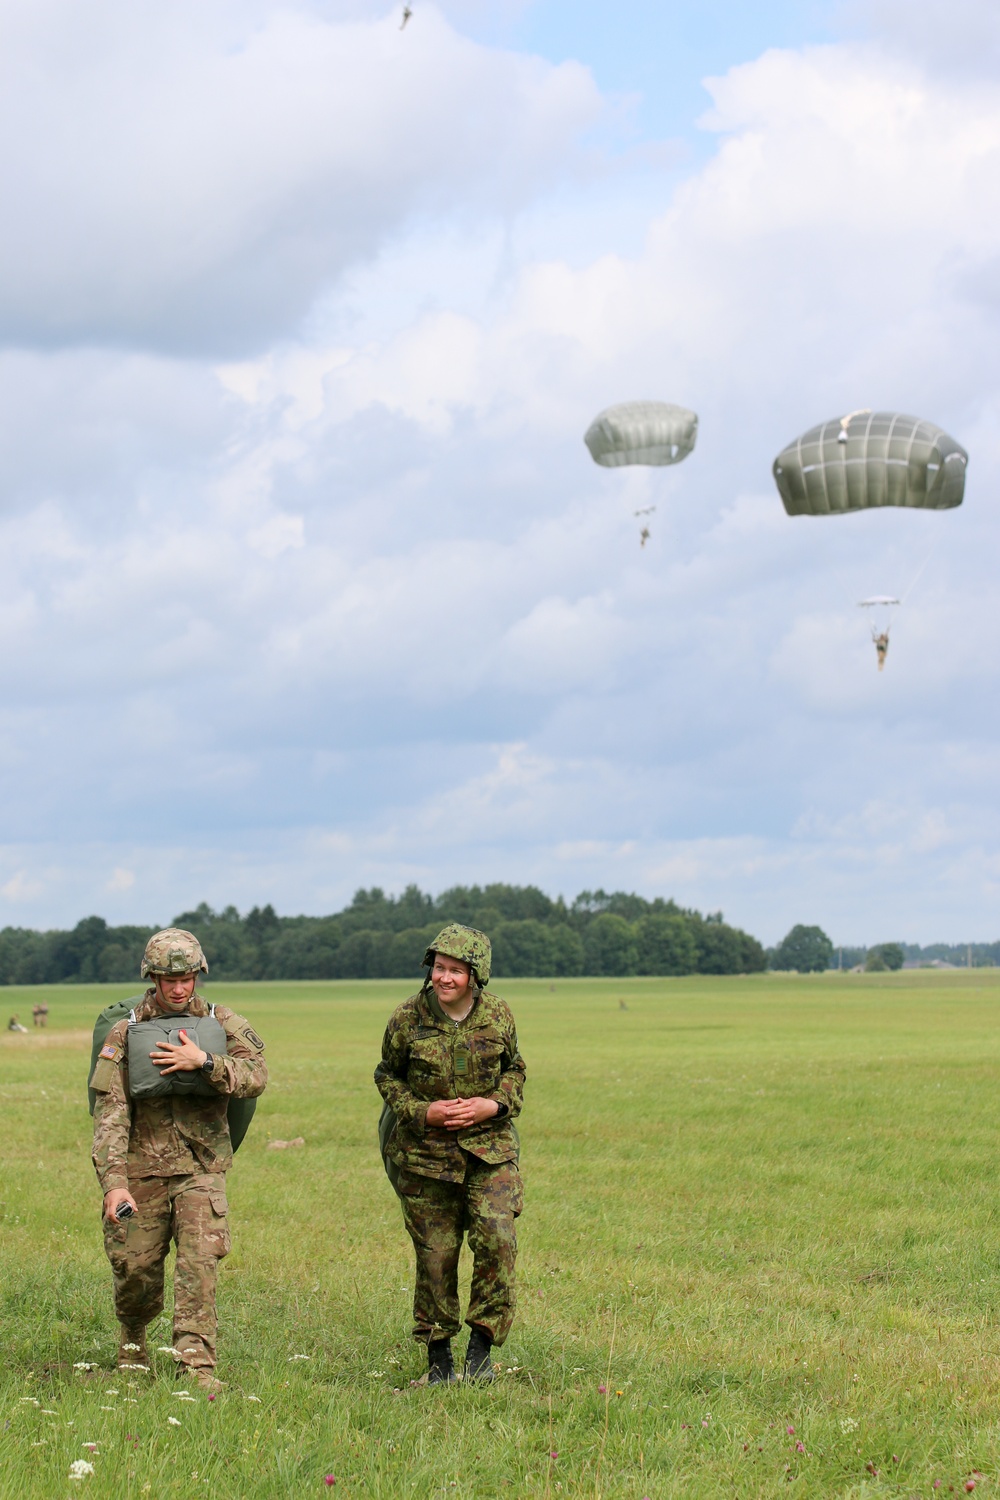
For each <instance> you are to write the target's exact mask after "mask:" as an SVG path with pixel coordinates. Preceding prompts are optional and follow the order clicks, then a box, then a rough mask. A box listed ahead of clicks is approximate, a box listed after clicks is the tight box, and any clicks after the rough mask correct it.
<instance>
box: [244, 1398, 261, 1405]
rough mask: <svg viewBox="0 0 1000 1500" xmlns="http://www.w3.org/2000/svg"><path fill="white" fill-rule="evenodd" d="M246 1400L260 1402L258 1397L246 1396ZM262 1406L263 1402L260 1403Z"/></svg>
mask: <svg viewBox="0 0 1000 1500" xmlns="http://www.w3.org/2000/svg"><path fill="white" fill-rule="evenodd" d="M247 1400H248V1401H260V1397H259V1396H248V1397H247ZM263 1404H264V1403H263V1402H261V1405H263Z"/></svg>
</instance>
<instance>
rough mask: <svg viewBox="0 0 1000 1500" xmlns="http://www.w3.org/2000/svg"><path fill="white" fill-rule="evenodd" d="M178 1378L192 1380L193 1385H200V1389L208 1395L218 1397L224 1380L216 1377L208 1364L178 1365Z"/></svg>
mask: <svg viewBox="0 0 1000 1500" xmlns="http://www.w3.org/2000/svg"><path fill="white" fill-rule="evenodd" d="M177 1379H178V1380H190V1383H192V1385H193V1386H198V1389H199V1391H204V1392H205V1395H208V1397H217V1395H219V1392H220V1391H222V1382H220V1380H217V1379H216V1376H214V1374H213V1371H211V1368H210V1367H208V1365H178V1367H177Z"/></svg>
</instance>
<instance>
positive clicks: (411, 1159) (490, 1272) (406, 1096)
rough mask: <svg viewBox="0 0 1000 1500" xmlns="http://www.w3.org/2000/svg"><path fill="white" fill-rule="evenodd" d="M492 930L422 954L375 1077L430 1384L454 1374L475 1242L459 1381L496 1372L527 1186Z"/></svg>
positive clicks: (449, 931) (515, 1070)
mask: <svg viewBox="0 0 1000 1500" xmlns="http://www.w3.org/2000/svg"><path fill="white" fill-rule="evenodd" d="M490 961H491V948H490V941H489V938H487V937H485V936H484V934H483V933H481V932H477V931H476V930H475V929H474V928H471V927H461V926H459V925H458V924H457V923H453V924H452V925H450V926H448V927H446V928H445V929H444V930H443V931H442V932H440V933H439V934H438V936H437V937H436V938H435V940H434V942H433V944H432V945H431V947H430V948H428V950H427V952H426V954H425V955H424V963H425V964H426V965H427V966H428V968H429V969H430V973H429V975H428V977H427V979H426V981H425V982H424V986H423V988H422V989H421V990H420V992H419V994H416V995H412V996H411V997H410V999H409V1000H406V1001H404V1003H403V1004H402V1005H401V1006H399V1008H398V1009H397V1010H396V1011H394V1012H393V1014H392V1016H391V1017H390V1019H389V1024H388V1026H387V1028H386V1032H385V1037H384V1039H383V1042H382V1060H381V1062H380V1063H379V1065H378V1067H377V1068H376V1069H375V1082H376V1084H377V1086H378V1089H379V1092H380V1093H381V1095H382V1097H383V1099H384V1100H385V1103H386V1106H387V1108H386V1110H383V1125H382V1128H381V1129H380V1135H381V1136H382V1139H383V1142H384V1148H383V1149H384V1155H385V1157H386V1160H387V1165H388V1167H389V1169H390V1177H391V1178H392V1179H393V1181H394V1185H395V1187H396V1191H397V1192H398V1194H399V1197H400V1201H401V1203H402V1206H403V1221H404V1223H405V1224H406V1228H407V1231H408V1232H409V1235H410V1238H411V1239H412V1241H413V1248H414V1252H415V1254H416V1261H417V1275H416V1289H415V1291H414V1296H413V1319H414V1329H413V1334H414V1337H415V1338H416V1339H418V1340H420V1341H421V1342H423V1343H426V1345H427V1352H428V1383H429V1384H438V1383H439V1382H450V1381H453V1380H454V1379H455V1378H456V1377H455V1371H454V1363H453V1360H452V1353H451V1340H452V1338H453V1337H454V1335H455V1334H457V1333H458V1331H459V1329H460V1327H461V1308H460V1306H459V1301H458V1259H459V1253H460V1251H461V1248H462V1239H463V1236H464V1235H465V1233H468V1237H469V1249H470V1250H471V1251H472V1256H473V1268H472V1290H471V1295H470V1299H469V1310H468V1314H467V1316H466V1320H465V1321H466V1322H467V1323H468V1324H469V1327H470V1329H471V1333H470V1336H469V1346H468V1352H467V1354H466V1359H465V1378H466V1379H467V1380H469V1379H473V1380H492V1378H493V1366H492V1362H491V1350H492V1347H493V1345H494V1344H502V1343H503V1342H504V1340H505V1339H506V1337H507V1335H508V1333H509V1332H510V1327H511V1324H512V1323H513V1321H514V1310H515V1294H514V1267H515V1261H516V1258H517V1231H516V1224H515V1221H516V1219H517V1216H518V1214H519V1213H520V1212H521V1206H522V1202H523V1191H522V1187H521V1175H520V1172H519V1170H518V1139H517V1131H516V1129H515V1128H514V1125H513V1123H512V1122H513V1120H514V1118H515V1116H516V1115H518V1114H519V1113H520V1110H521V1099H522V1092H523V1087H524V1062H523V1060H522V1058H521V1054H520V1052H519V1051H518V1046H517V1032H516V1030H515V1027H514V1018H513V1016H512V1015H511V1013H510V1009H509V1008H508V1006H507V1005H506V1003H505V1002H504V1001H503V1000H501V999H500V998H499V996H497V995H493V994H491V993H490V992H489V990H487V989H486V984H487V982H488V980H489V977H490Z"/></svg>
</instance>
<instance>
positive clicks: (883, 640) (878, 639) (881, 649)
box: [872, 630, 889, 672]
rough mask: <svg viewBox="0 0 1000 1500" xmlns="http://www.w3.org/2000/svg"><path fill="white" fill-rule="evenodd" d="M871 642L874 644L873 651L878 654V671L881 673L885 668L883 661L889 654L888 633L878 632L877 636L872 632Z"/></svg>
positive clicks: (884, 631) (885, 631)
mask: <svg viewBox="0 0 1000 1500" xmlns="http://www.w3.org/2000/svg"><path fill="white" fill-rule="evenodd" d="M872 640H873V641H874V642H875V650H876V652H877V653H878V669H879V671H880V672H881V670H882V668H883V667H884V666H885V659H886V657H887V656H888V654H889V632H888V630H883V631H880V632H879V633H878V634H876V632H875V631H874V630H873V631H872Z"/></svg>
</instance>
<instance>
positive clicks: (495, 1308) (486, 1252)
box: [399, 1156, 523, 1344]
mask: <svg viewBox="0 0 1000 1500" xmlns="http://www.w3.org/2000/svg"><path fill="white" fill-rule="evenodd" d="M399 1195H400V1199H401V1201H402V1204H403V1222H404V1223H405V1225H406V1228H407V1232H408V1233H409V1236H410V1239H411V1240H412V1241H413V1249H414V1253H415V1255H416V1261H417V1276H416V1286H415V1288H414V1292H413V1333H414V1337H415V1338H417V1339H420V1340H422V1341H428V1342H431V1341H433V1340H436V1339H450V1338H453V1337H454V1336H455V1334H457V1333H458V1331H459V1329H460V1328H461V1326H462V1312H461V1307H460V1305H459V1301H458V1258H459V1254H460V1252H461V1249H462V1239H463V1237H464V1235H466V1234H468V1237H469V1249H470V1250H471V1252H472V1288H471V1292H470V1295H469V1310H468V1312H467V1314H466V1318H465V1321H466V1322H467V1323H468V1324H470V1326H471V1325H475V1326H477V1327H479V1328H484V1329H485V1330H486V1332H487V1333H488V1334H489V1336H490V1338H491V1340H492V1341H493V1343H494V1344H502V1343H503V1342H504V1340H505V1339H506V1337H507V1335H508V1333H510V1329H511V1324H512V1323H513V1321H514V1313H515V1311H516V1308H517V1299H516V1293H515V1283H514V1268H515V1264H516V1261H517V1225H516V1220H517V1216H518V1214H519V1213H520V1212H521V1207H522V1203H523V1191H522V1187H521V1174H520V1172H519V1171H518V1169H517V1167H516V1166H515V1165H514V1163H513V1162H504V1163H503V1164H502V1165H501V1166H498V1167H494V1166H490V1165H489V1164H488V1163H486V1162H483V1161H480V1160H479V1159H478V1158H477V1157H475V1156H469V1157H468V1158H467V1165H466V1169H465V1181H464V1182H461V1183H458V1182H442V1181H440V1180H439V1179H438V1178H435V1177H420V1176H418V1175H417V1173H416V1172H406V1171H403V1172H401V1173H400V1176H399Z"/></svg>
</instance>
